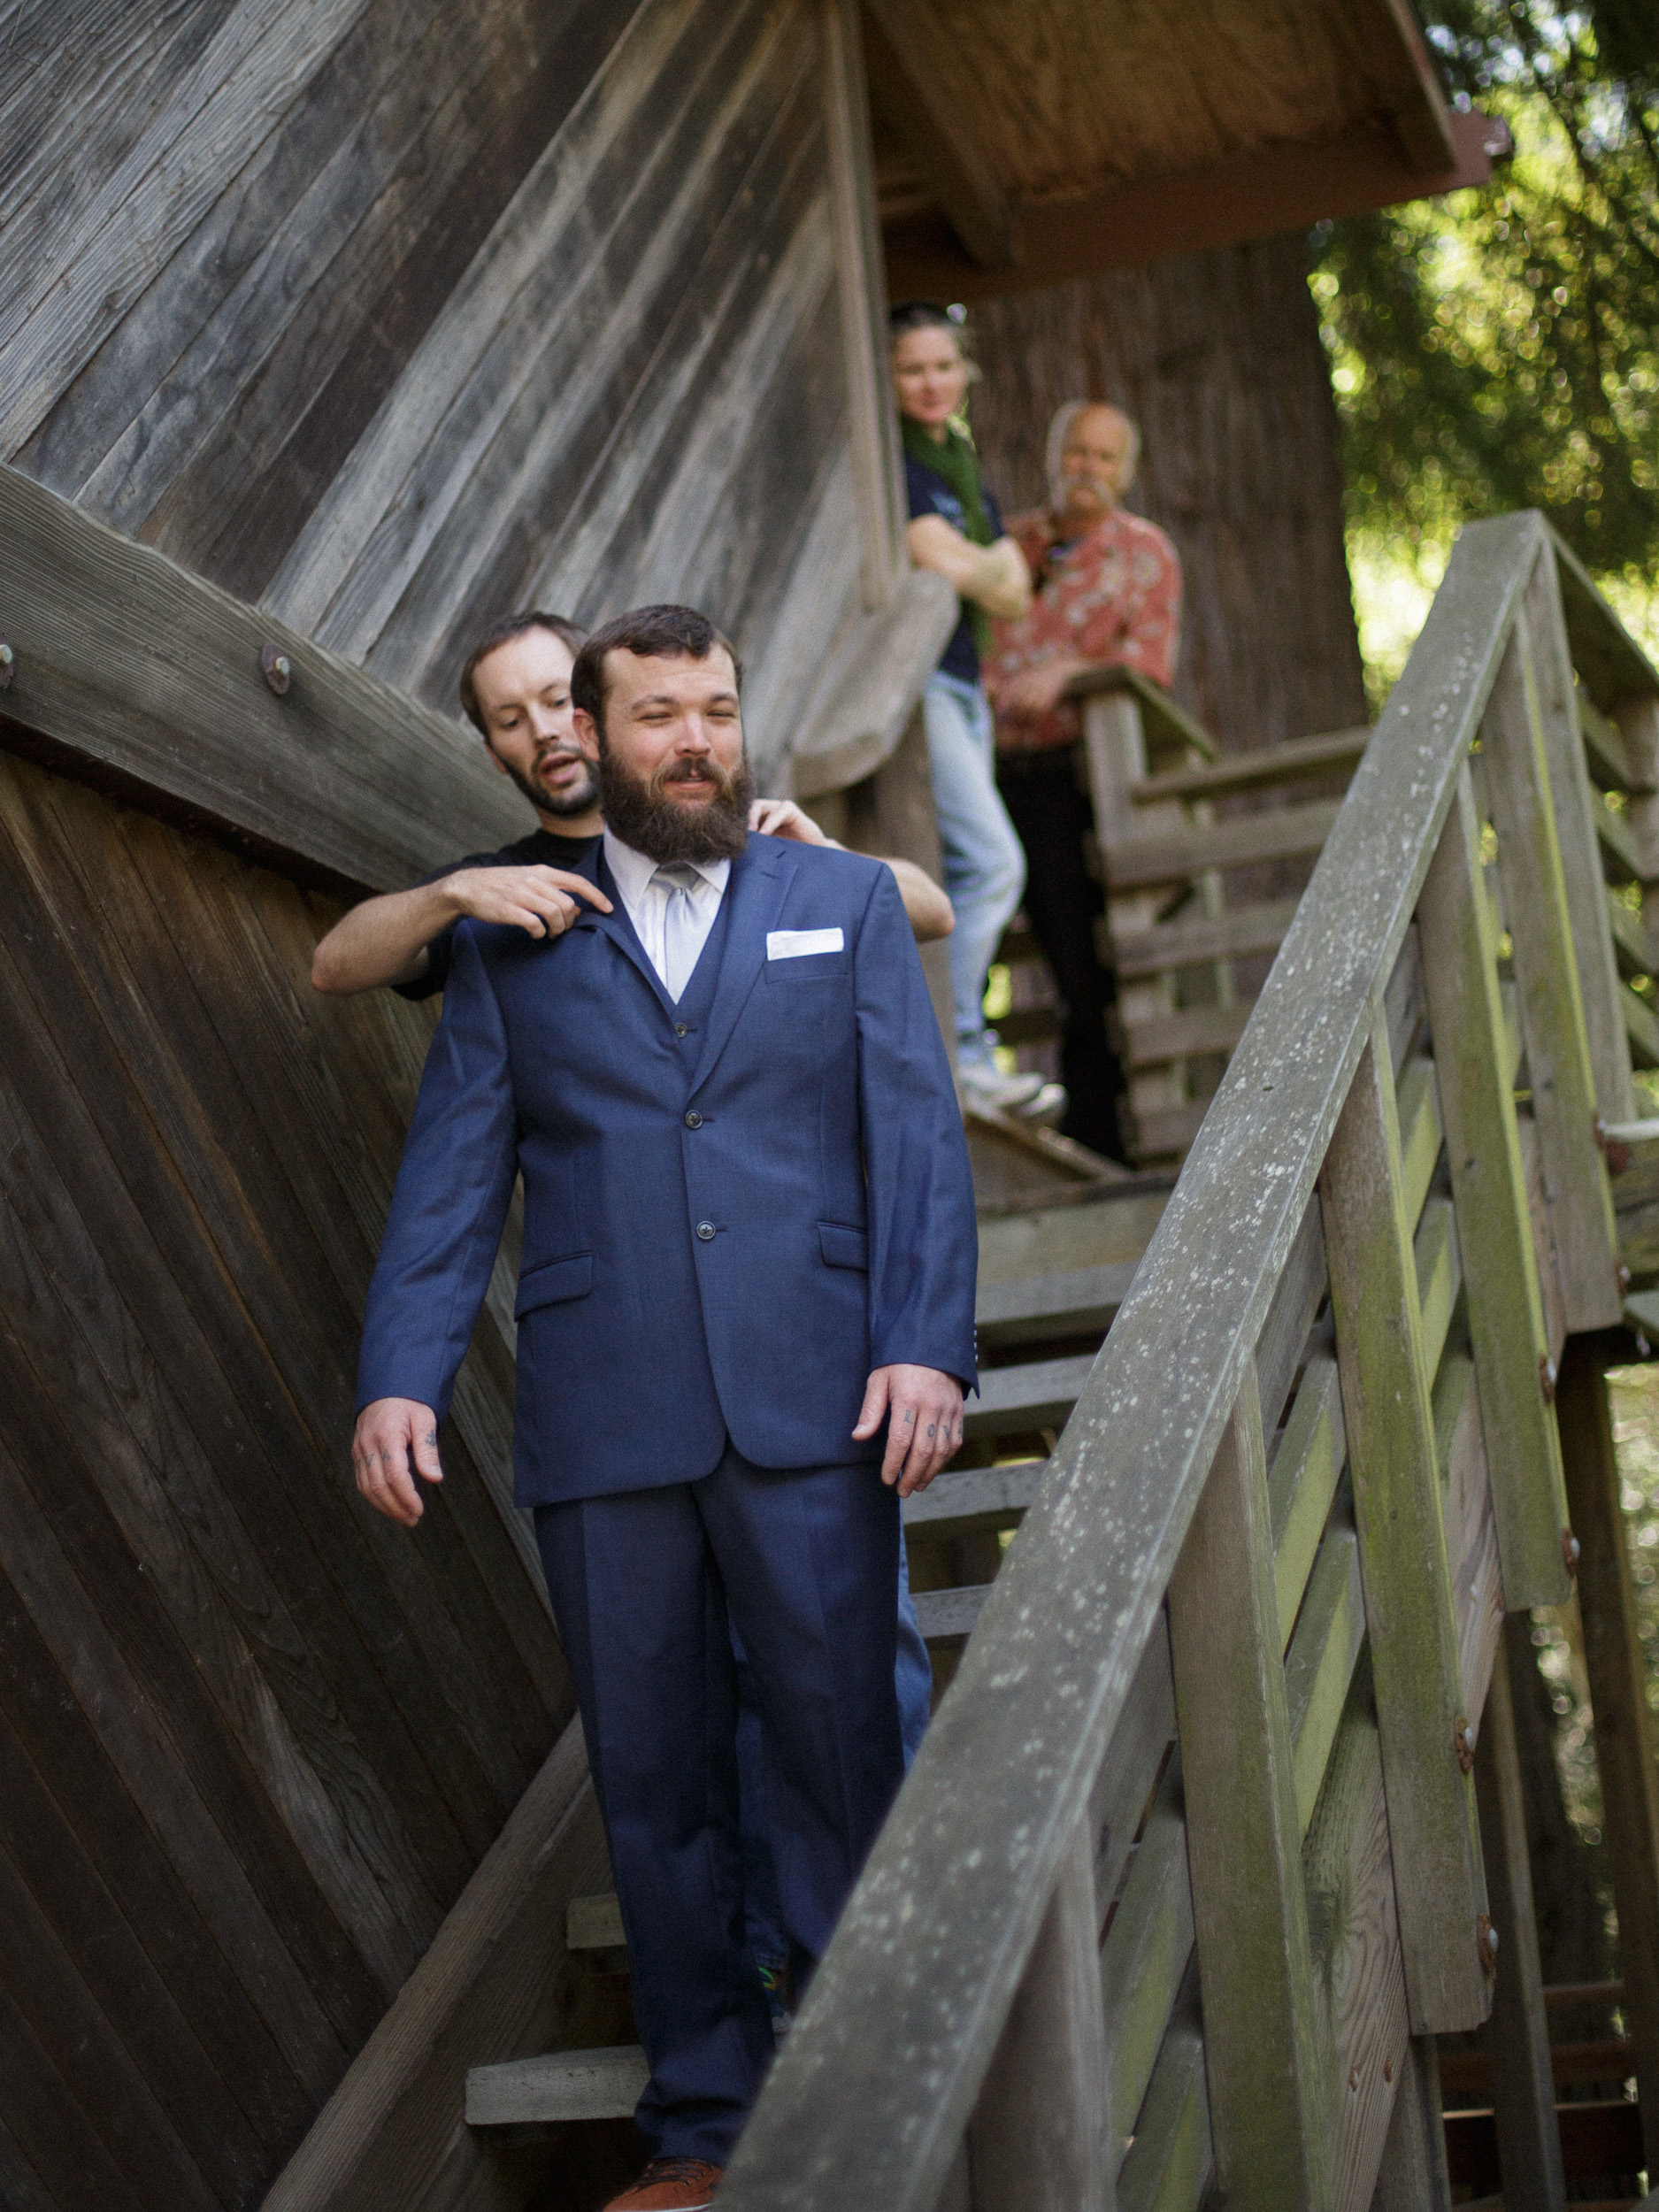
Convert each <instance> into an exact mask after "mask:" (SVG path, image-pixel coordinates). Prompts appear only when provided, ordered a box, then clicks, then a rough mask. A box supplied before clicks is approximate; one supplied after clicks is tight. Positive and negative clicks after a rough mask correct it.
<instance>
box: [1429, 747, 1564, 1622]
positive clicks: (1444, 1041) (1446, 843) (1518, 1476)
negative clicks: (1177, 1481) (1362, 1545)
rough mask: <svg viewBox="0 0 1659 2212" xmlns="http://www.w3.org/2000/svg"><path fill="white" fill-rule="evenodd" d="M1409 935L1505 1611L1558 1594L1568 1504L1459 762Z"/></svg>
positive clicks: (1470, 813) (1464, 775)
mask: <svg viewBox="0 0 1659 2212" xmlns="http://www.w3.org/2000/svg"><path fill="white" fill-rule="evenodd" d="M1417 933H1418V936H1419V939H1420V941H1421V943H1422V947H1423V972H1424V977H1425V981H1426V984H1427V987H1428V998H1429V1022H1430V1026H1431V1029H1432V1033H1433V1035H1434V1037H1435V1039H1436V1041H1437V1048H1438V1049H1437V1066H1438V1071H1439V1090H1440V1104H1441V1109H1442V1113H1443V1118H1444V1127H1445V1132H1446V1154H1447V1160H1448V1166H1449V1170H1450V1175H1451V1184H1452V1193H1453V1196H1454V1199H1455V1202H1456V1208H1457V1228H1458V1240H1459V1243H1460V1246H1461V1248H1462V1252H1463V1273H1464V1276H1465V1279H1467V1281H1468V1284H1469V1327H1470V1335H1471V1340H1472V1343H1473V1348H1474V1356H1475V1367H1476V1371H1477V1372H1478V1374H1479V1378H1480V1411H1481V1423H1482V1427H1483V1429H1484V1431H1485V1435H1486V1454H1487V1460H1488V1463H1489V1465H1490V1467H1491V1469H1492V1474H1493V1502H1494V1507H1495V1509H1496V1511H1497V1517H1498V1537H1499V1543H1500V1547H1501V1549H1502V1559H1503V1589H1504V1595H1505V1598H1506V1599H1507V1601H1508V1602H1509V1604H1510V1605H1511V1606H1512V1607H1523V1606H1525V1607H1531V1606H1534V1605H1559V1604H1560V1603H1561V1602H1562V1601H1563V1599H1564V1598H1565V1596H1566V1594H1567V1581H1566V1567H1565V1564H1564V1563H1563V1556H1562V1532H1563V1529H1564V1527H1565V1526H1566V1519H1567V1501H1566V1495H1565V1492H1564V1490H1563V1483H1562V1472H1561V1449H1560V1446H1559V1443H1558V1441H1557V1440H1556V1435H1555V1419H1554V1417H1553V1416H1552V1414H1551V1412H1550V1409H1549V1403H1548V1397H1547V1396H1546V1392H1545V1386H1544V1381H1543V1379H1544V1378H1545V1377H1546V1376H1547V1374H1548V1367H1549V1340H1548V1333H1547V1332H1546V1329H1545V1325H1544V1303H1543V1292H1542V1289H1541V1288H1540V1284H1539V1278H1538V1263H1537V1257H1536V1255H1535V1253H1534V1250H1533V1246H1532V1224H1531V1221H1530V1219H1529V1217H1528V1213H1527V1203H1526V1179H1525V1169H1524V1167H1523V1164H1522V1161H1521V1139H1520V1132H1519V1130H1518V1128H1517V1125H1516V1119H1515V1102H1514V1095H1513V1092H1512V1088H1511V1085H1510V1079H1509V1066H1508V1058H1509V1055H1508V1050H1507V1046H1506V1041H1505V1038H1504V1035H1503V1010H1502V1003H1501V1002H1500V1000H1499V996H1498V973H1497V945H1496V941H1495V940H1496V933H1495V930H1494V926H1493V916H1492V906H1491V902H1490V900H1489V899H1488V898H1487V896H1486V887H1485V884H1484V881H1483V872H1482V869H1481V864H1480V826H1479V821H1478V820H1477V818H1476V812H1475V801H1474V791H1473V787H1472V785H1471V779H1470V775H1469V771H1468V770H1467V769H1466V768H1465V769H1464V770H1463V772H1461V773H1460V775H1459V777H1458V779H1457V803H1456V804H1455V807H1454V808H1453V810H1452V811H1451V813H1450V815H1449V816H1448V818H1447V823H1446V827H1445V830H1444V831H1443V832H1442V833H1441V837H1440V849H1439V850H1438V851H1437V852H1436V854H1435V856H1434V860H1433V864H1432V866H1431V867H1430V869H1429V872H1428V879H1427V880H1426V882H1425V884H1424V887H1423V896H1422V898H1421V899H1420V901H1419V902H1418V904H1417ZM1549 1387H1550V1388H1551V1389H1552V1390H1553V1387H1554V1386H1553V1385H1550V1386H1549Z"/></svg>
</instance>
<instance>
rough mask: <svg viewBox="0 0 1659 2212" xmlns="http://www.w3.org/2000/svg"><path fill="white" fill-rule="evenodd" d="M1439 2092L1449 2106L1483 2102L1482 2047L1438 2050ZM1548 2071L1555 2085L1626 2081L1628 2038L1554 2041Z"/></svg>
mask: <svg viewBox="0 0 1659 2212" xmlns="http://www.w3.org/2000/svg"><path fill="white" fill-rule="evenodd" d="M1549 2067H1550V2072H1551V2073H1552V2075H1553V2076H1554V2078H1555V2086H1556V2088H1557V2089H1594V2088H1595V2087H1596V2086H1597V2085H1603V2086H1607V2087H1613V2086H1616V2085H1618V2084H1621V2083H1623V2082H1625V2081H1628V2080H1629V2078H1630V2077H1631V2076H1632V2074H1633V2073H1634V2072H1635V2070H1636V2061H1635V2059H1634V2057H1633V2056H1632V2051H1631V2046H1630V2044H1629V2043H1628V2041H1623V2040H1620V2041H1613V2040H1609V2041H1607V2042H1603V2043H1554V2044H1552V2045H1551V2046H1550V2051H1549ZM1440 2095H1441V2097H1442V2099H1443V2100H1444V2101H1445V2102H1446V2103H1447V2104H1448V2105H1450V2106H1467V2105H1484V2104H1486V2103H1487V2102H1488V2101H1490V2099H1491V2096H1492V2062H1491V2060H1490V2058H1489V2057H1488V2056H1487V2055H1486V2052H1485V2051H1460V2050H1455V2049H1454V2050H1448V2049H1447V2048H1446V2047H1444V2046H1443V2045H1442V2047H1441V2049H1440Z"/></svg>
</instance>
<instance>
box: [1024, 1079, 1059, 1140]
mask: <svg viewBox="0 0 1659 2212" xmlns="http://www.w3.org/2000/svg"><path fill="white" fill-rule="evenodd" d="M1067 1104H1068V1099H1067V1095H1066V1087H1065V1085H1064V1083H1045V1084H1044V1085H1043V1087H1042V1088H1041V1090H1040V1091H1039V1092H1038V1094H1037V1095H1036V1097H1035V1098H1033V1100H1032V1102H1031V1103H1030V1105H1029V1106H1021V1107H1018V1109H1017V1110H1016V1118H1018V1120H1020V1121H1036V1122H1041V1124H1042V1125H1043V1127H1044V1128H1045V1129H1054V1128H1057V1127H1058V1125H1059V1124H1060V1123H1061V1122H1062V1121H1064V1118H1065V1110H1066V1106H1067Z"/></svg>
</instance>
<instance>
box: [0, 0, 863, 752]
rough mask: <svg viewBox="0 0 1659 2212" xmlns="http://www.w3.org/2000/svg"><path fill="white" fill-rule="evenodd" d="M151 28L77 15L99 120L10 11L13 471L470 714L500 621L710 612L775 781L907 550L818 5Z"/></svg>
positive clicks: (491, 6)
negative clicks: (39, 118) (872, 598)
mask: <svg viewBox="0 0 1659 2212" xmlns="http://www.w3.org/2000/svg"><path fill="white" fill-rule="evenodd" d="M139 13H140V15H142V20H138V19H129V16H130V12H122V11H119V10H116V11H111V10H110V9H109V8H108V6H107V0H106V4H105V5H104V6H103V7H100V6H98V5H96V4H95V0H78V4H77V6H76V10H75V19H74V21H73V25H69V26H65V35H64V43H65V44H68V45H70V46H71V47H72V51H71V53H70V56H69V64H70V65H69V69H68V74H67V77H66V79H65V80H64V83H65V86H66V97H65V96H64V94H63V93H60V90H59V79H58V70H59V69H60V67H61V66H62V65H63V63H64V50H63V46H62V45H60V44H59V43H58V41H57V40H56V39H55V38H54V36H53V35H52V27H51V25H50V23H49V22H48V20H47V19H46V15H45V13H44V12H43V11H42V10H41V9H40V8H39V7H38V6H35V5H31V4H26V6H25V9H24V13H23V16H22V17H21V18H20V19H19V47H18V55H19V61H18V65H17V67H16V69H15V70H14V71H13V72H11V73H9V75H8V82H7V85H6V87H5V88H4V90H3V91H0V118H4V114H5V113H6V112H8V111H9V112H12V114H14V115H17V116H20V115H21V114H22V113H24V112H27V109H26V107H25V103H26V102H27V99H28V98H29V97H30V96H31V95H32V96H33V97H34V99H35V101H36V102H40V101H42V99H43V97H44V95H45V90H46V87H47V85H48V83H49V82H50V86H51V93H52V97H51V101H50V116H49V117H48V119H46V121H45V124H44V127H42V128H41V129H39V130H38V131H37V132H36V133H35V138H34V140H33V142H32V150H30V151H29V152H28V153H27V154H26V155H22V156H19V157H14V159H13V160H12V163H11V164H10V165H7V163H6V160H5V157H4V153H0V221H3V222H4V224H5V226H6V227H5V231H4V237H5V244H4V248H0V271H9V272H12V273H14V275H15V277H16V281H15V282H14V283H13V284H12V286H10V287H9V288H8V300H7V304H6V306H5V307H4V309H0V458H4V459H7V460H10V461H11V462H12V464H13V465H15V466H17V467H18V468H19V469H20V470H22V471H23V472H25V473H26V474H28V475H31V476H33V477H35V479H36V480H38V481H39V482H41V483H42V484H45V485H46V486H48V487H49V488H51V489H52V490H54V491H56V492H58V493H59V494H60V495H63V496H64V497H66V498H69V499H73V500H74V501H75V502H76V503H79V504H81V505H82V506H84V507H85V508H87V509H88V511H91V512H93V513H95V514H96V515H98V516H99V517H100V518H103V519H104V520H106V521H108V522H110V523H111V524H112V525H113V526H115V527H116V528H118V529H119V530H122V531H124V532H127V533H128V534H132V535H134V536H135V537H138V538H140V539H142V541H145V542H147V543H149V544H152V545H154V546H156V547H157V548H158V549H161V550H163V551H165V552H166V553H168V554H169V555H171V556H172V557H173V558H174V559H176V560H178V561H180V562H181V563H183V564H184V565H186V566H187V567H190V568H193V569H195V570H196V572H198V573H200V574H202V575H204V576H206V577H209V578H211V580H213V581H215V582H217V583H219V584H220V585H222V586H223V587H224V588H227V590H229V591H231V592H233V593H234V594H235V595H237V596H238V597H241V598H244V599H263V600H264V601H265V603H266V604H267V605H268V606H269V607H270V608H271V610H272V611H273V612H274V613H276V614H277V615H279V616H280V618H282V619H283V620H285V621H287V622H288V623H290V624H292V625H293V626H295V627H296V628H298V629H299V630H301V631H302V632H307V633H310V634H313V635H315V636H316V637H317V638H318V639H319V641H324V642H326V643H328V644H329V645H331V646H332V647H334V649H336V650H338V651H340V652H341V653H342V654H344V655H345V656H346V657H349V658H351V659H354V660H357V661H358V662H360V663H362V664H365V665H366V666H368V667H369V668H371V669H372V670H373V672H375V673H376V674H378V675H380V676H381V677H383V678H384V679H385V680H387V681H388V682H390V683H392V684H394V685H396V686H398V687H401V688H403V689H406V690H409V691H411V692H413V693H414V694H415V695H417V696H419V698H421V699H423V700H425V701H426V702H427V703H431V704H433V705H435V706H437V707H439V708H441V709H442V710H446V711H453V710H454V700H455V679H456V675H457V671H458V668H459V664H460V662H461V659H462V658H463V657H464V655H465V649H466V645H467V643H468V641H469V639H470V636H471V635H472V634H473V633H474V632H475V631H476V629H477V628H478V627H480V626H482V625H483V624H484V623H486V622H488V620H490V619H493V618H495V616H496V615H497V614H499V613H500V612H502V611H503V610H505V609H508V608H511V607H513V606H518V605H524V604H527V603H541V604H546V605H553V606H557V607H558V608H560V609H562V610H563V611H567V612H570V613H572V614H573V615H576V616H577V617H578V618H580V619H583V620H586V621H588V622H593V621H595V620H598V619H602V618H603V617H604V616H605V615H607V614H609V613H611V612H614V611H617V610H618V608H619V607H621V606H623V605H626V604H629V603H641V602H642V601H646V600H649V599H654V598H684V599H690V600H693V601H695V602H696V603H699V604H702V605H703V606H705V607H706V608H707V609H708V611H710V613H711V614H712V615H714V617H715V618H717V619H718V621H720V622H721V623H722V625H723V626H725V627H726V629H727V631H728V632H729V633H730V634H732V635H733V637H734V638H735V639H736V641H737V643H738V646H739V649H740V650H741V652H742V653H743V655H744V657H745V659H746V660H747V661H748V662H749V664H750V666H751V668H752V669H753V671H754V672H755V676H756V687H755V694H754V703H755V708H756V712H755V714H754V716H753V717H752V718H751V720H752V724H753V726H752V728H751V743H752V745H753V747H754V749H755V750H756V753H757V758H758V760H759V763H760V764H761V766H762V772H763V775H764V776H765V777H767V778H768V780H770V781H772V783H777V782H779V781H780V780H782V772H781V771H780V769H779V767H778V762H779V759H780V755H781V754H782V753H783V751H784V750H785V749H787V744H788V741H789V740H790V737H791V736H792V734H793V733H794V730H795V726H797V725H798V724H799V722H800V720H801V718H802V711H803V703H804V698H805V695H806V694H807V692H808V691H809V690H810V687H811V684H812V681H813V680H814V679H815V677H816V676H817V674H818V671H819V670H820V669H821V668H822V666H823V665H824V664H825V662H826V657H827V656H828V654H829V653H830V651H831V649H832V647H833V644H834V642H835V641H836V640H837V639H838V638H840V637H845V636H846V635H847V634H848V633H849V626H850V624H851V623H852V622H853V621H854V619H855V618H856V616H857V614H858V612H859V611H860V610H861V608H862V606H863V604H864V591H863V589H862V588H861V582H860V576H859V569H860V563H861V560H863V561H864V565H865V567H866V571H867V573H868V574H870V575H873V576H876V577H878V578H879V577H882V576H884V575H885V574H887V572H888V570H889V569H890V567H891V563H892V558H893V554H892V549H891V548H890V547H887V546H886V545H878V546H877V547H876V549H875V551H874V553H873V555H872V547H871V545H870V544H868V543H866V542H864V541H865V540H866V539H869V538H871V537H872V532H873V536H874V537H875V538H876V539H878V540H879V539H882V538H883V537H884V536H890V535H891V525H890V521H889V520H887V518H883V519H881V520H879V521H878V522H877V523H876V524H874V525H873V526H872V522H871V518H870V514H869V512H867V510H869V509H870V508H871V507H872V493H871V489H870V487H869V486H867V485H864V483H863V480H862V479H861V480H859V488H858V491H857V493H856V495H853V493H852V489H851V482H850V477H851V472H852V460H851V453H852V443H853V441H852V435H851V425H850V421H849V397H848V392H849V380H848V365H847V363H848V347H849V342H851V343H853V344H861V343H867V336H866V334H864V333H862V332H855V333H853V334H852V337H851V339H850V341H849V331H848V327H847V318H848V316H849V308H848V302H849V300H856V298H857V297H858V296H860V295H859V280H857V279H855V280H848V279H847V275H846V272H845V270H844V269H839V268H838V263H837V256H838V253H839V254H840V255H841V257H842V258H843V259H844V258H845V257H846V256H847V255H848V254H849V252H856V250H857V243H858V238H857V234H856V225H854V227H852V228H851V229H849V227H848V225H847V223H846V221H845V219H840V220H839V221H838V215H837V210H838V207H840V208H845V207H846V206H847V205H849V204H850V203H849V202H848V201H847V200H846V199H845V197H844V196H843V198H842V199H841V200H840V201H838V200H837V198H836V193H835V186H834V180H833V177H832V160H831V146H830V142H829V137H828V133H827V129H826V124H827V101H826V82H827V81H828V74H829V73H830V72H831V71H832V70H833V69H834V68H838V67H841V66H844V65H845V64H844V60H843V58H842V55H841V45H843V44H844V40H842V41H841V44H838V42H837V40H836V39H835V38H833V37H831V36H829V35H826V5H825V0H733V4H730V5H723V6H718V7H716V6H714V5H711V4H710V0H478V4H477V5H475V6H472V7H471V8H468V9H466V10H464V11H460V12H457V11H456V10H454V9H450V8H446V7H443V6H441V5H440V4H439V0H238V4H234V5H231V6H226V5H224V4H222V0H217V4H216V0H194V4H192V0H173V4H172V5H170V6H166V7H163V8H160V9H157V10H146V11H142V12H139ZM21 135H22V136H23V137H24V138H25V140H26V142H27V134H21ZM13 142H14V143H15V142H16V141H15V139H14V141H13ZM837 158H838V159H839V160H840V161H841V165H842V167H841V171H839V172H838V174H842V175H844V173H845V169H846V162H847V155H846V151H845V149H844V148H843V149H842V150H841V152H840V153H839V154H838V155H837ZM872 238H873V229H872V228H870V229H869V230H868V234H867V235H866V236H865V238H864V246H865V249H866V250H868V249H869V246H870V242H871V241H872ZM853 319H855V320H856V319H857V318H856V317H855V318H853ZM869 382H870V380H869V379H868V378H864V377H861V379H860V390H861V394H863V395H864V399H863V403H864V405H865V406H866V408H867V407H868V405H869V404H870V402H869V398H868V393H867V392H866V391H865V386H866V385H868V384H869ZM870 388H871V389H873V388H875V387H874V386H871V387H870ZM865 442H866V443H867V442H868V440H866V441H865ZM866 473H867V472H866Z"/></svg>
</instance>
